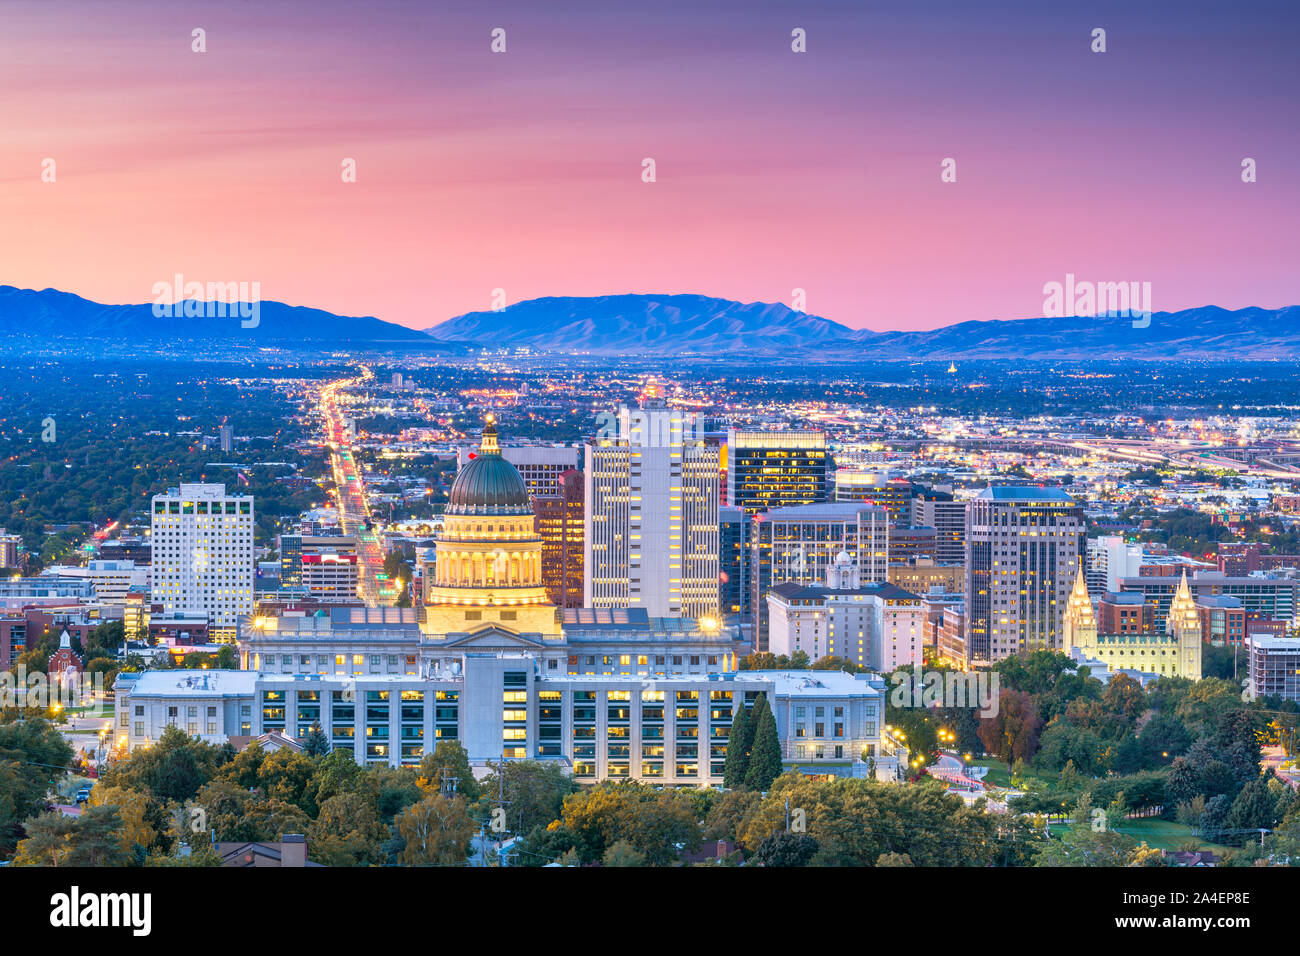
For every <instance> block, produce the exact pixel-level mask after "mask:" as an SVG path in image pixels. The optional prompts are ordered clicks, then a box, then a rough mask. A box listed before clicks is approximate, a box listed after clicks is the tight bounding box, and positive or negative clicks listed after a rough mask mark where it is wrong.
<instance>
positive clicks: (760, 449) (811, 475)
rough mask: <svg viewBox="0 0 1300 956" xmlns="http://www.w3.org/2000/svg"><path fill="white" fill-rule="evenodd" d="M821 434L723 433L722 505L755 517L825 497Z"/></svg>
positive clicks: (735, 431) (825, 457)
mask: <svg viewBox="0 0 1300 956" xmlns="http://www.w3.org/2000/svg"><path fill="white" fill-rule="evenodd" d="M827 463H828V457H827V453H826V434H825V433H824V432H819V431H778V432H758V431H738V430H736V429H734V428H733V429H730V430H729V431H728V432H727V450H726V467H727V504H728V505H731V506H735V507H740V508H743V509H745V513H746V514H750V515H752V514H757V513H758V512H760V511H769V510H771V509H772V508H785V507H790V506H793V505H809V504H814V503H816V502H819V501H826V500H827V498H828V493H827V483H826V466H827Z"/></svg>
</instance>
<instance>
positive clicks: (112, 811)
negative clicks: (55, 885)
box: [14, 806, 130, 866]
mask: <svg viewBox="0 0 1300 956" xmlns="http://www.w3.org/2000/svg"><path fill="white" fill-rule="evenodd" d="M25 828H26V830H27V838H26V839H25V840H22V841H21V842H20V843H19V844H18V852H17V853H16V854H15V856H14V863H15V865H18V866H125V865H126V863H127V861H128V860H129V859H130V853H129V852H128V850H127V848H126V844H125V842H124V841H123V840H122V820H121V818H120V817H119V816H118V814H117V807H106V806H98V807H90V808H89V809H87V810H86V811H85V812H84V813H82V815H81V817H80V818H76V817H65V816H64V815H63V814H61V813H46V814H42V815H41V816H38V817H33V818H32V819H31V820H28V821H27V823H26V824H25Z"/></svg>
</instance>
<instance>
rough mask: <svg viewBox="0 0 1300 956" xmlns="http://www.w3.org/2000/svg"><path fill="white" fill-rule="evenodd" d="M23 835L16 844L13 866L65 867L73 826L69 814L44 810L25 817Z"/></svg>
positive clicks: (69, 854) (67, 860)
mask: <svg viewBox="0 0 1300 956" xmlns="http://www.w3.org/2000/svg"><path fill="white" fill-rule="evenodd" d="M23 828H24V829H25V830H26V831H27V838H26V839H24V840H21V841H20V842H19V843H18V852H17V853H16V854H15V855H14V860H13V862H14V865H15V866H67V865H69V860H70V859H71V857H72V853H73V849H74V848H73V845H72V834H73V832H74V831H75V830H76V829H77V821H76V820H75V819H74V818H73V817H65V816H64V815H63V814H62V813H58V812H53V813H44V814H41V815H40V816H38V817H33V818H32V819H30V820H28V821H27V822H26V824H24V827H23Z"/></svg>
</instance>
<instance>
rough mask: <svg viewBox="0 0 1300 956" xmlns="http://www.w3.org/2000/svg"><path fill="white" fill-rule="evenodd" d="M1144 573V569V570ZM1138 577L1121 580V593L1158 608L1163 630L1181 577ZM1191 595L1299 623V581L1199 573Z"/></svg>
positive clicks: (1191, 582) (1157, 622) (1157, 618)
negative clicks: (1225, 598)
mask: <svg viewBox="0 0 1300 956" xmlns="http://www.w3.org/2000/svg"><path fill="white" fill-rule="evenodd" d="M1144 570H1145V568H1144ZM1184 573H1185V572H1184V571H1182V570H1181V569H1180V570H1179V577H1174V576H1172V575H1163V574H1162V575H1147V574H1139V575H1138V576H1137V577H1132V578H1122V579H1121V580H1120V589H1121V593H1129V592H1133V593H1137V594H1141V595H1142V598H1143V600H1145V601H1146V603H1148V604H1150V605H1151V606H1152V607H1153V608H1154V609H1155V626H1156V630H1157V631H1158V630H1161V629H1163V628H1164V626H1165V622H1166V621H1167V620H1168V617H1169V609H1170V606H1171V605H1172V603H1173V598H1174V594H1175V593H1176V591H1177V586H1178V583H1179V580H1180V578H1181V576H1182V575H1183V574H1184ZM1188 582H1189V585H1190V587H1191V589H1192V596H1193V597H1194V598H1196V599H1197V600H1200V599H1201V598H1206V597H1218V596H1221V595H1224V596H1229V597H1235V598H1238V599H1239V600H1240V601H1241V606H1242V607H1243V608H1245V610H1246V611H1247V613H1248V615H1250V616H1253V617H1257V618H1261V619H1263V620H1269V621H1285V622H1286V623H1287V624H1289V625H1295V624H1296V623H1300V579H1296V578H1289V577H1287V578H1284V577H1277V576H1275V575H1269V574H1262V573H1257V574H1252V575H1249V576H1247V577H1239V578H1234V577H1229V576H1228V575H1226V574H1220V573H1219V572H1217V571H1197V572H1195V573H1193V574H1192V575H1191V577H1190V578H1188Z"/></svg>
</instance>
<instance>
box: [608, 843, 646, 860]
mask: <svg viewBox="0 0 1300 956" xmlns="http://www.w3.org/2000/svg"><path fill="white" fill-rule="evenodd" d="M601 862H602V863H604V864H605V865H606V866H645V854H644V853H642V852H641V851H640V850H638V849H637V848H636V847H634V846H633V845H632V844H630V843H628V842H627V841H626V840H619V841H618V842H617V843H613V844H611V845H610V847H609V849H607V850H606V851H605V855H604V856H603V857H601Z"/></svg>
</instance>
